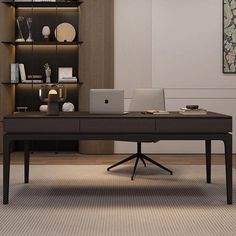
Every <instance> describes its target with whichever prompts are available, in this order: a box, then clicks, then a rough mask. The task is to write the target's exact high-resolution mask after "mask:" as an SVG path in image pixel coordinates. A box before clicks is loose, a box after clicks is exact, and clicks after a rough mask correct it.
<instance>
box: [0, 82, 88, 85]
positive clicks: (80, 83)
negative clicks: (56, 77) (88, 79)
mask: <svg viewBox="0 0 236 236" xmlns="http://www.w3.org/2000/svg"><path fill="white" fill-rule="evenodd" d="M1 84H5V85H19V84H24V85H25V84H26V85H37V84H38V85H42V84H72V85H82V84H83V82H78V83H11V82H2V83H1Z"/></svg>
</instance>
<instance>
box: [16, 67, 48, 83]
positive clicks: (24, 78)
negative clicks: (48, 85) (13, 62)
mask: <svg viewBox="0 0 236 236" xmlns="http://www.w3.org/2000/svg"><path fill="white" fill-rule="evenodd" d="M19 71H20V77H21V83H23V84H39V83H43V80H39V79H26V73H25V65H24V64H19Z"/></svg>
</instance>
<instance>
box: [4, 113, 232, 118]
mask: <svg viewBox="0 0 236 236" xmlns="http://www.w3.org/2000/svg"><path fill="white" fill-rule="evenodd" d="M21 118H22V119H25V118H27V119H34V118H37V119H38V118H43V119H55V118H56V119H61V118H66V119H70V118H81V119H82V118H86V119H88V118H93V119H96V118H100V119H102V118H116V119H117V118H122V119H126V118H144V119H162V118H164V119H165V118H174V119H175V118H176V119H180V118H181V119H192V118H207V119H221V118H223V119H232V116H229V115H224V114H220V113H215V112H207V114H206V115H182V114H180V113H179V112H178V111H173V112H170V113H169V114H157V115H152V114H142V113H141V112H129V113H128V114H123V115H105V114H104V115H95V114H90V113H89V112H61V113H60V115H59V116H48V115H47V114H46V113H44V112H15V113H14V114H12V115H8V116H5V117H4V119H21Z"/></svg>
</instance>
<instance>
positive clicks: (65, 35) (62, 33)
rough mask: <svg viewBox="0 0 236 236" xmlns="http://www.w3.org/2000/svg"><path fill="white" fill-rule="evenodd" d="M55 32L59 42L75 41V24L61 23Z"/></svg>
mask: <svg viewBox="0 0 236 236" xmlns="http://www.w3.org/2000/svg"><path fill="white" fill-rule="evenodd" d="M54 34H55V38H56V39H57V41H58V42H73V40H74V39H75V35H76V31H75V28H74V26H73V25H71V24H69V23H61V24H59V25H58V26H57V27H56V29H55V31H54Z"/></svg>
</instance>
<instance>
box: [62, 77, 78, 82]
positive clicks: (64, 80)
mask: <svg viewBox="0 0 236 236" xmlns="http://www.w3.org/2000/svg"><path fill="white" fill-rule="evenodd" d="M58 82H59V83H77V78H76V77H63V78H60V79H59V81H58Z"/></svg>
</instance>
